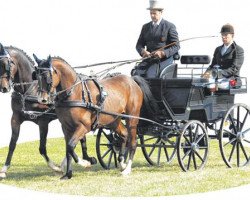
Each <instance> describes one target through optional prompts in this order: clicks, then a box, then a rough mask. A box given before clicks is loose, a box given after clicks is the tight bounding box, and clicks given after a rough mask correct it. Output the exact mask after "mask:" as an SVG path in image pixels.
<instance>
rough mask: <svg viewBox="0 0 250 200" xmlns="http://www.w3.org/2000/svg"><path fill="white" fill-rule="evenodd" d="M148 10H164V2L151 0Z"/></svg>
mask: <svg viewBox="0 0 250 200" xmlns="http://www.w3.org/2000/svg"><path fill="white" fill-rule="evenodd" d="M147 9H148V10H163V9H164V6H163V1H156V0H149V8H147Z"/></svg>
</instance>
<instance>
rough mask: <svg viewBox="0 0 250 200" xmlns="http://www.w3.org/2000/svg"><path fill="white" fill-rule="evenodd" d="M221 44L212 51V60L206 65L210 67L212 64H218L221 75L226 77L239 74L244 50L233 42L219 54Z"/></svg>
mask: <svg viewBox="0 0 250 200" xmlns="http://www.w3.org/2000/svg"><path fill="white" fill-rule="evenodd" d="M222 47H223V45H221V46H219V47H217V48H216V49H215V51H214V55H213V60H212V63H211V65H210V66H209V67H208V70H209V69H212V68H213V66H214V65H219V66H220V67H219V69H222V75H223V76H224V77H226V78H229V77H231V76H239V72H240V68H241V66H242V64H243V62H244V50H243V48H242V47H240V46H239V45H237V44H236V43H235V42H233V43H232V44H231V45H230V47H229V48H228V49H227V51H226V53H225V54H224V55H221V49H222Z"/></svg>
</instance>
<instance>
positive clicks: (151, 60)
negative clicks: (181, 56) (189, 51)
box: [131, 0, 180, 78]
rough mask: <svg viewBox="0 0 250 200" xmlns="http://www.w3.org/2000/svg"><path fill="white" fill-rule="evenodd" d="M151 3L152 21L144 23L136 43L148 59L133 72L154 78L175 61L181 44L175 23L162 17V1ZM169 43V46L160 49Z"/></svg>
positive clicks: (138, 49) (137, 48) (151, 1)
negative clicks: (174, 58) (174, 57)
mask: <svg viewBox="0 0 250 200" xmlns="http://www.w3.org/2000/svg"><path fill="white" fill-rule="evenodd" d="M149 3H150V6H149V8H148V10H149V11H150V16H151V20H152V21H150V22H149V23H146V24H144V25H143V27H142V30H141V33H140V36H139V39H138V41H137V44H136V50H137V52H138V53H139V54H140V55H141V56H142V57H143V58H148V59H146V60H144V61H143V62H141V63H139V65H138V66H136V67H135V69H134V70H133V71H132V73H131V74H132V75H140V76H143V77H146V78H154V77H158V76H159V74H160V73H161V71H162V70H163V69H164V68H165V67H167V66H168V65H170V64H171V63H173V56H174V54H176V53H178V50H179V49H180V45H179V39H178V33H177V31H176V27H175V25H174V24H173V23H171V22H169V21H167V20H165V19H163V18H162V13H163V9H164V7H163V5H162V2H160V1H156V0H150V1H149ZM167 45H169V47H167V48H165V49H164V48H163V49H161V50H159V49H160V48H162V47H164V46H167Z"/></svg>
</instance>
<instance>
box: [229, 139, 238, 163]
mask: <svg viewBox="0 0 250 200" xmlns="http://www.w3.org/2000/svg"><path fill="white" fill-rule="evenodd" d="M236 143H237V142H235V143H234V144H233V148H232V150H231V152H230V155H229V159H228V161H229V162H230V161H231V159H232V156H233V153H234V150H235V146H236Z"/></svg>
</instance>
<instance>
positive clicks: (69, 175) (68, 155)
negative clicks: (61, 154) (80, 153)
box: [60, 145, 73, 180]
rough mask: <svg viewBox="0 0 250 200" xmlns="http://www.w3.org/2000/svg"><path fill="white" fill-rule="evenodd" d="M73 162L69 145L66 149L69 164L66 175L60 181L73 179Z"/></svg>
mask: <svg viewBox="0 0 250 200" xmlns="http://www.w3.org/2000/svg"><path fill="white" fill-rule="evenodd" d="M71 161H72V157H71V155H70V153H69V149H68V145H67V147H66V162H67V164H66V166H67V167H66V174H65V175H63V176H62V177H61V178H60V179H61V180H68V179H71V178H72V174H73V173H72V163H71Z"/></svg>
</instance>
